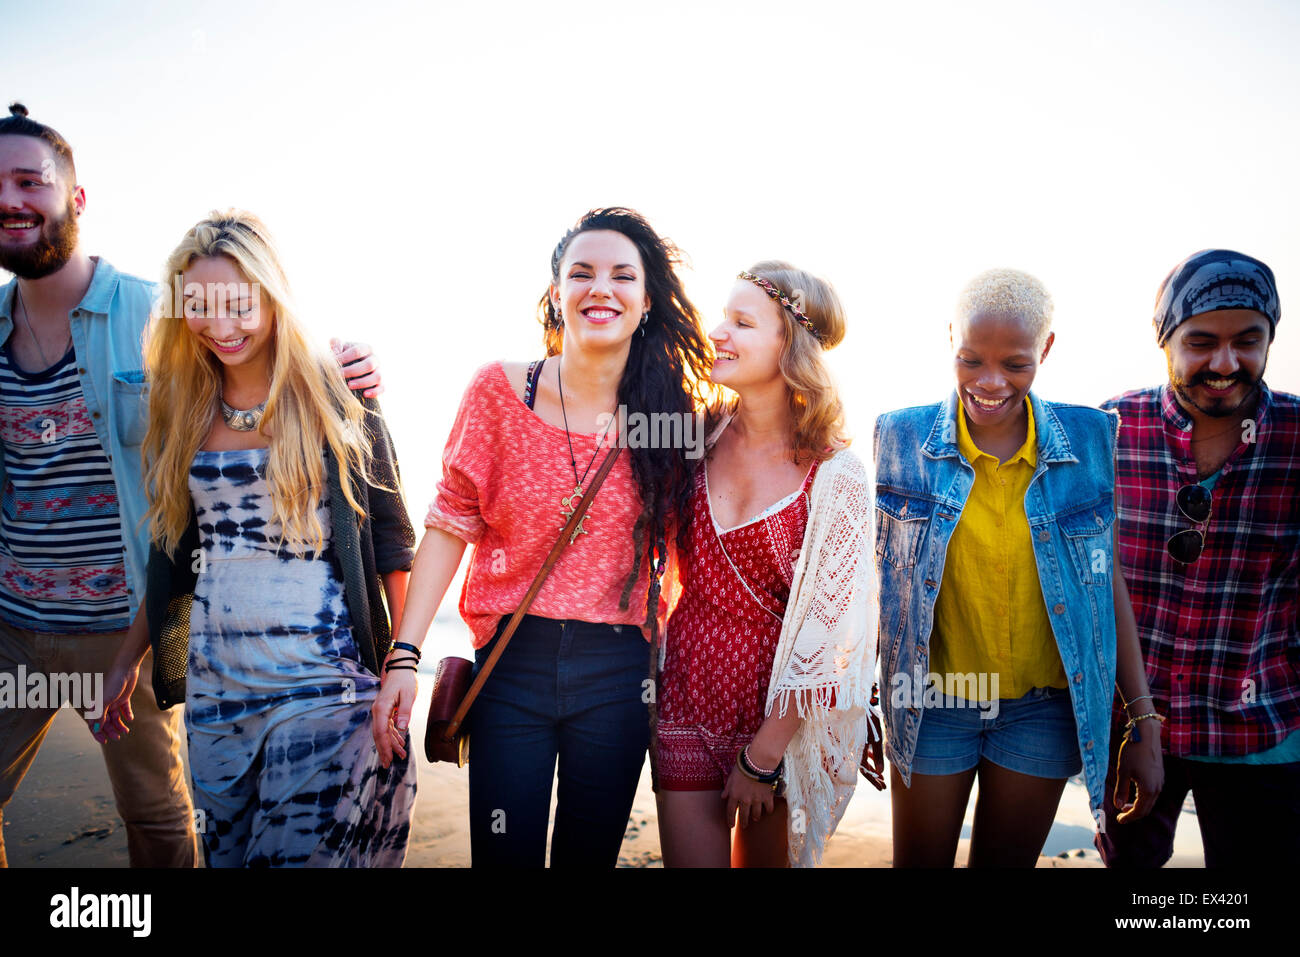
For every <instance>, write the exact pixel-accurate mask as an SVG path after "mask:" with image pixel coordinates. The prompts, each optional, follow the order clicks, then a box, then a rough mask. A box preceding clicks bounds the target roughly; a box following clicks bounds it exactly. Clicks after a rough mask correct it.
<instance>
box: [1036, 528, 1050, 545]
mask: <svg viewBox="0 0 1300 957" xmlns="http://www.w3.org/2000/svg"><path fill="white" fill-rule="evenodd" d="M1038 540H1039V541H1040V542H1050V541H1051V540H1052V533H1051V532H1049V531H1048V530H1047V529H1043V530H1042V531H1041V532H1039V533H1038Z"/></svg>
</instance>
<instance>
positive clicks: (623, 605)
mask: <svg viewBox="0 0 1300 957" xmlns="http://www.w3.org/2000/svg"><path fill="white" fill-rule="evenodd" d="M677 261H678V256H677V251H676V249H675V248H674V247H673V246H672V245H671V244H670V243H668V242H667V241H666V240H664V239H661V238H660V237H659V236H658V235H657V234H656V233H655V231H654V230H653V229H652V228H651V227H650V225H649V224H648V223H647V222H646V221H645V220H644V219H643V218H642V217H641V216H640V215H639V214H637V213H635V212H632V211H631V210H626V209H604V210H593V211H591V212H589V213H588V214H587V215H585V216H584V217H582V219H581V220H579V222H578V223H577V225H576V226H574V228H573V229H571V230H569V231H568V232H567V233H566V234H565V236H564V238H563V239H561V240H560V243H559V244H558V245H557V246H556V249H555V252H554V254H553V255H552V257H551V284H550V287H549V288H548V290H547V292H546V295H545V296H544V297H543V298H542V300H541V302H540V304H539V313H540V317H541V319H542V323H543V326H544V329H545V344H546V353H547V356H546V358H545V359H544V360H539V361H537V362H534V363H531V364H529V363H509V362H506V363H502V362H494V363H492V364H490V365H487V366H485V367H483V368H482V369H480V370H479V371H478V372H477V373H476V374H475V376H474V378H473V380H472V381H471V383H470V385H469V388H468V389H467V390H466V392H465V395H464V397H463V399H462V401H461V405H460V410H459V412H458V413H457V416H456V421H455V423H454V425H453V426H452V431H451V436H450V438H449V439H448V441H447V445H446V449H445V451H444V453H443V476H442V481H441V482H440V483H439V484H438V495H437V497H436V499H435V500H434V502H433V504H432V505H431V506H430V508H429V513H428V516H427V517H426V519H425V527H426V529H427V531H426V533H425V536H424V539H423V541H422V542H421V544H420V548H419V551H418V553H417V556H416V559H415V564H414V567H413V568H412V573H411V583H410V589H409V592H408V599H407V604H406V609H405V612H404V614H403V618H402V624H401V630H400V632H399V633H398V635H397V641H398V642H400V643H403V644H409V645H411V646H414V647H417V648H418V647H419V646H420V645H421V643H422V642H423V640H424V637H425V632H426V631H427V629H428V627H429V623H430V622H431V620H432V618H433V616H434V614H435V612H436V611H437V608H438V606H439V605H440V604H441V602H442V598H443V596H444V594H445V592H446V590H447V587H448V585H449V584H450V582H451V579H452V577H453V576H454V574H455V572H456V568H457V566H458V565H459V563H460V559H461V556H462V554H463V552H464V549H465V545H466V544H467V543H470V544H473V545H474V551H473V554H472V556H471V558H470V567H469V571H468V573H467V575H466V577H465V586H464V590H463V592H462V594H461V601H460V611H461V615H462V616H463V617H464V619H465V621H466V623H467V624H468V625H469V627H470V629H471V631H472V632H473V635H474V644H475V646H476V649H477V650H476V662H475V663H476V667H479V666H481V665H482V663H483V662H484V661H485V660H486V658H487V656H488V654H489V653H490V652H491V651H492V648H493V643H494V641H495V640H496V637H497V636H498V634H499V633H500V630H501V628H502V627H503V626H504V624H505V622H506V621H507V620H508V619H509V616H510V615H511V614H512V613H513V612H514V611H515V609H516V608H517V607H518V606H519V604H520V602H521V600H522V599H523V597H524V593H525V591H527V589H528V586H529V585H530V584H531V583H532V581H533V578H534V576H535V575H536V573H537V571H538V569H539V568H540V567H541V565H542V563H543V560H544V559H545V557H546V554H547V552H548V551H549V550H550V547H551V545H552V544H553V543H554V541H555V539H556V537H557V536H558V534H559V531H560V529H561V528H562V527H563V525H564V523H565V521H566V512H568V511H569V509H570V508H571V507H572V503H573V502H574V501H575V492H576V495H577V496H578V497H580V496H581V495H582V494H583V493H584V492H585V491H586V490H587V489H588V488H589V486H590V480H591V478H592V477H593V476H594V475H595V473H596V470H597V469H598V467H599V463H600V461H601V460H602V459H603V457H604V455H605V454H606V452H607V450H608V449H609V448H610V446H611V443H612V441H613V440H614V439H615V438H616V437H615V436H614V435H612V434H607V433H612V431H613V430H614V429H616V428H618V425H617V422H618V418H617V416H618V415H619V414H620V412H621V414H622V415H624V416H626V417H627V420H630V421H634V422H635V421H637V419H635V418H633V417H635V416H646V417H647V418H648V417H649V415H651V414H663V413H670V414H672V415H674V416H679V417H681V419H682V422H683V424H685V423H687V422H693V418H692V417H693V415H694V413H695V411H696V408H697V406H698V404H699V403H698V399H699V396H698V394H697V393H695V392H693V391H692V386H691V384H692V383H695V382H698V381H699V380H701V379H702V378H703V377H704V374H705V372H706V362H707V355H708V345H707V341H706V339H705V335H704V331H703V327H702V323H701V320H700V316H699V314H698V313H697V312H696V310H695V308H694V306H693V305H691V303H690V300H689V299H688V298H687V297H686V294H685V291H684V290H683V288H682V285H681V282H680V280H679V278H678V277H677V275H676V273H675V266H676V263H677ZM659 421H662V420H659ZM683 434H686V433H685V431H684V432H683ZM654 444H658V443H654ZM690 454H691V450H690V449H688V448H683V447H679V448H644V447H641V448H638V447H632V448H628V449H625V450H623V451H622V452H620V454H619V457H618V459H617V460H616V462H615V464H614V467H613V470H612V471H611V472H610V474H609V476H608V478H607V479H606V480H605V483H604V484H603V485H602V486H601V488H600V489H599V491H598V492H597V494H596V497H595V498H594V500H593V502H592V504H591V506H590V509H589V511H588V512H587V515H586V517H585V518H584V520H583V524H582V530H581V532H579V533H577V534H576V538H575V539H574V540H573V541H572V543H571V544H569V545H568V546H567V548H566V549H565V551H564V553H563V554H562V556H561V558H560V560H559V562H558V564H557V565H556V566H555V568H554V570H553V571H552V572H551V574H550V576H549V577H548V578H547V580H546V583H545V585H544V586H543V587H542V589H541V591H540V593H539V594H538V596H537V598H536V600H535V601H534V602H533V604H532V606H531V608H530V611H529V615H528V616H527V617H526V618H525V619H524V621H523V623H522V624H521V625H520V627H519V630H518V631H517V632H516V633H515V635H514V636H513V638H512V639H511V641H510V643H509V645H508V646H507V648H506V650H505V652H504V653H503V654H502V656H501V658H500V660H499V661H498V663H497V665H496V667H495V669H494V670H493V672H492V674H491V677H490V678H489V679H488V681H487V683H486V684H485V686H484V688H483V691H482V693H481V694H480V696H479V698H478V699H477V701H476V702H475V704H474V707H473V710H472V712H471V714H470V723H471V726H472V732H471V735H472V737H471V740H472V744H471V750H470V761H469V770H470V841H471V853H472V856H473V863H474V864H475V865H476V866H484V865H488V866H518V867H529V866H541V865H542V864H544V862H545V848H546V838H547V833H546V832H547V821H548V817H549V811H550V801H551V782H552V779H553V777H554V776H555V774H556V769H557V761H558V772H559V793H558V795H557V805H556V815H555V829H554V833H553V834H552V837H551V864H552V866H560V867H563V866H576V867H612V866H614V865H615V864H616V863H617V860H618V851H619V847H620V845H621V843H622V840H623V832H624V830H625V829H626V826H627V819H628V814H629V812H630V810H631V806H632V799H633V796H634V794H635V791H636V786H637V781H638V779H639V777H640V774H641V768H642V765H643V764H644V761H645V755H646V748H647V745H648V743H649V724H648V721H647V712H646V703H647V695H646V684H645V682H646V678H647V675H648V667H647V666H648V649H647V645H646V636H647V635H648V634H649V628H650V625H651V622H653V621H655V620H656V616H659V615H660V614H661V604H662V603H661V602H660V601H659V600H658V599H657V598H656V597H655V595H656V591H655V590H652V589H651V584H652V577H654V576H655V575H656V572H657V571H658V570H660V569H661V568H662V563H663V561H664V553H665V550H666V547H667V545H668V544H670V543H671V542H672V541H673V540H675V539H676V538H677V535H676V534H675V533H674V534H670V533H669V532H668V529H669V528H670V526H675V527H676V528H678V529H681V531H682V532H684V527H683V523H681V522H678V521H676V519H677V517H678V516H684V515H685V509H684V508H683V506H684V503H685V501H686V499H687V497H688V496H689V493H690V483H691V477H692V469H691V465H692V459H691V458H690V457H689V455H690ZM403 653H405V654H408V655H409V652H400V651H399V652H395V654H398V655H400V654H403ZM414 700H415V673H414V672H413V671H409V670H397V669H395V670H392V671H389V672H387V674H386V675H385V677H384V684H383V688H382V690H381V693H380V696H379V699H378V701H377V702H376V704H375V715H376V719H377V722H376V742H377V744H378V747H379V749H380V755H381V759H382V760H387V759H388V757H389V755H390V754H391V748H392V746H393V740H392V739H391V738H390V736H389V735H388V734H386V733H383V731H382V730H381V729H383V728H385V727H386V726H387V725H388V724H389V722H390V719H391V720H392V724H393V727H394V728H395V729H404V728H405V726H406V723H407V722H408V720H409V716H410V711H411V705H412V703H413V702H414ZM399 753H400V748H399Z"/></svg>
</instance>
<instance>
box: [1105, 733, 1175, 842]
mask: <svg viewBox="0 0 1300 957" xmlns="http://www.w3.org/2000/svg"><path fill="white" fill-rule="evenodd" d="M1133 730H1134V731H1135V732H1136V733H1137V734H1138V735H1139V736H1140V737H1139V738H1138V739H1136V740H1135V739H1134V738H1132V737H1130V738H1128V739H1126V740H1125V741H1124V742H1123V743H1122V744H1121V745H1120V746H1119V760H1118V761H1117V762H1116V767H1115V795H1114V801H1115V809H1116V810H1117V811H1119V812H1120V813H1119V814H1118V816H1116V818H1115V820H1116V821H1118V822H1119V823H1120V824H1123V823H1124V822H1126V821H1137V820H1140V819H1141V818H1144V817H1146V816H1147V814H1149V813H1150V812H1151V809H1152V808H1153V807H1155V804H1156V798H1158V797H1159V796H1160V789H1161V788H1163V787H1164V784H1165V766H1164V759H1163V758H1162V757H1161V754H1160V725H1159V722H1157V721H1154V720H1147V721H1139V722H1138V723H1137V724H1136V725H1135V726H1134V728H1133ZM1134 787H1136V788H1137V800H1131V799H1130V798H1129V794H1130V793H1131V792H1132V790H1133V788H1134Z"/></svg>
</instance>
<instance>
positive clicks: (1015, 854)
mask: <svg viewBox="0 0 1300 957" xmlns="http://www.w3.org/2000/svg"><path fill="white" fill-rule="evenodd" d="M979 779H980V790H979V797H977V798H976V799H975V827H974V828H973V830H972V832H971V842H970V861H969V862H968V863H967V867H1033V866H1034V865H1035V864H1036V863H1037V862H1038V855H1039V853H1040V852H1041V851H1042V850H1043V842H1044V841H1046V840H1047V832H1048V831H1050V830H1051V829H1052V821H1053V820H1054V819H1055V818H1056V808H1057V806H1058V805H1059V804H1060V803H1061V792H1063V791H1064V790H1065V782H1066V780H1067V779H1066V778H1039V777H1034V776H1033V775H1031V774H1021V773H1020V772H1019V771H1009V770H1007V769H1006V768H1004V767H1000V766H998V765H996V764H994V763H993V762H992V761H989V760H988V759H987V758H986V759H983V760H981V761H980V766H979Z"/></svg>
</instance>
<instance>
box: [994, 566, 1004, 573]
mask: <svg viewBox="0 0 1300 957" xmlns="http://www.w3.org/2000/svg"><path fill="white" fill-rule="evenodd" d="M994 570H995V571H996V572H997V573H998V574H999V575H1005V574H1006V573H1007V566H1006V565H996V566H994Z"/></svg>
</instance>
